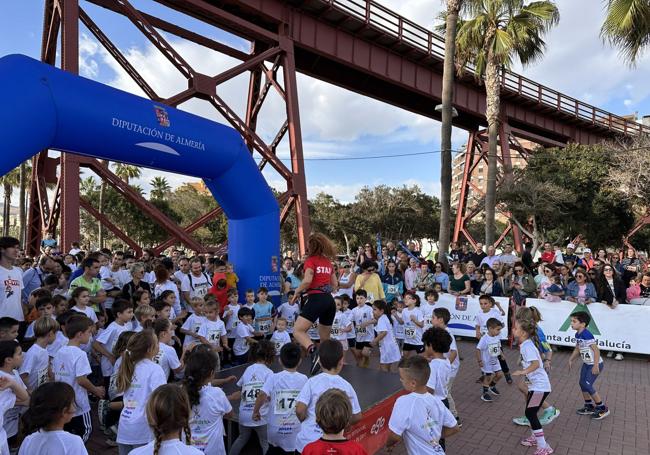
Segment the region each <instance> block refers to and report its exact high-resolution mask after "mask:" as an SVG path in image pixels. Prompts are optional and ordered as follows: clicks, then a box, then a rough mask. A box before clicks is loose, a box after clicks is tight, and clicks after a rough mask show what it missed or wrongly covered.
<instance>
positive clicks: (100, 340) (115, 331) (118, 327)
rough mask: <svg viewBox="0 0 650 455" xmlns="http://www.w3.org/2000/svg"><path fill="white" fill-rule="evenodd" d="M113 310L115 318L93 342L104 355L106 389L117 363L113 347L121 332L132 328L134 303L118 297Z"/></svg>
mask: <svg viewBox="0 0 650 455" xmlns="http://www.w3.org/2000/svg"><path fill="white" fill-rule="evenodd" d="M77 289H78V288H77ZM111 311H112V312H113V314H114V315H115V320H114V321H113V322H111V323H110V324H109V325H108V327H106V329H104V330H103V331H102V332H101V333H100V334H98V335H97V338H96V339H95V341H94V342H93V348H94V349H95V351H97V352H99V353H100V354H101V355H102V360H101V364H102V376H103V377H104V388H105V389H108V386H109V384H110V381H111V375H112V374H113V365H115V361H116V360H117V359H116V358H115V356H114V355H113V347H114V346H115V343H116V342H117V339H118V338H119V336H120V334H121V333H122V332H126V331H127V330H130V329H131V319H133V304H132V303H131V302H129V301H128V300H126V299H117V300H115V301H114V302H113V307H112V308H111Z"/></svg>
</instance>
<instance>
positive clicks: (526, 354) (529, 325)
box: [512, 319, 553, 455]
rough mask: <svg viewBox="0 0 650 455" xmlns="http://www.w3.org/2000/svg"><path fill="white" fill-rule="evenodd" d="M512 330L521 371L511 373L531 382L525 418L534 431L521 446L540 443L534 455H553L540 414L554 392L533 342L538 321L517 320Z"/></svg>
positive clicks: (524, 439)
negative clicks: (545, 402)
mask: <svg viewBox="0 0 650 455" xmlns="http://www.w3.org/2000/svg"><path fill="white" fill-rule="evenodd" d="M513 333H514V335H515V337H516V338H517V339H518V340H519V343H520V345H519V352H520V353H521V365H522V367H523V369H522V370H519V371H515V372H514V373H512V375H513V376H525V377H526V380H527V382H528V393H527V394H526V408H525V414H526V418H527V419H528V421H529V422H530V428H531V430H532V434H531V435H530V436H528V437H526V438H523V439H522V440H521V445H523V446H526V447H533V446H537V450H536V451H535V455H550V454H552V453H553V449H552V448H551V446H549V445H548V443H547V442H546V439H545V438H544V430H543V429H542V424H541V423H540V421H539V418H538V417H537V413H538V412H539V409H540V407H541V406H542V404H543V403H544V401H545V400H546V397H548V395H549V394H550V393H551V382H550V381H549V379H548V374H547V373H546V370H544V366H543V363H542V357H541V355H540V353H539V350H538V349H537V346H535V343H534V342H533V339H534V338H536V337H537V324H536V323H535V321H534V320H532V319H517V320H515V326H514V330H513Z"/></svg>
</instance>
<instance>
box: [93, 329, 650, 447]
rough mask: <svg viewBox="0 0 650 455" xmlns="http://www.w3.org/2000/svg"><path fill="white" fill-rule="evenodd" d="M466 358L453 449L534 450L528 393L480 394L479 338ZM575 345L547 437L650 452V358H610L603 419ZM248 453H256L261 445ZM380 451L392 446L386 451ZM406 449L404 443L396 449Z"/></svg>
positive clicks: (556, 380) (558, 364)
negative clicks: (485, 397)
mask: <svg viewBox="0 0 650 455" xmlns="http://www.w3.org/2000/svg"><path fill="white" fill-rule="evenodd" d="M459 348H460V351H461V355H462V356H463V358H464V360H463V361H462V362H461V367H460V373H459V376H458V378H457V379H456V382H455V384H454V394H453V395H454V398H455V400H456V405H457V407H458V410H459V412H460V415H461V418H462V419H463V429H462V431H461V432H460V433H459V434H458V435H456V436H454V437H452V438H450V439H449V440H448V441H447V454H448V455H473V454H481V455H492V454H494V455H511V454H512V455H532V453H533V452H534V449H527V448H525V447H522V446H520V445H519V440H520V439H521V438H522V437H523V436H527V435H528V431H529V430H528V429H527V428H525V427H519V426H516V425H514V424H513V423H512V422H511V419H512V417H514V416H520V415H522V414H523V409H524V407H523V406H524V401H523V396H522V395H521V394H520V393H519V392H518V391H517V389H516V388H515V386H514V385H513V386H508V385H506V383H505V381H503V382H502V383H501V384H500V385H499V390H500V391H501V396H500V397H499V398H497V400H496V401H495V402H493V403H484V402H483V401H481V400H480V393H481V388H480V385H479V384H476V383H475V380H476V379H477V377H478V375H479V374H478V369H477V366H476V360H475V357H474V348H475V344H474V343H472V342H470V341H460V342H459ZM505 351H506V352H505V354H506V357H507V359H508V363H509V364H510V367H511V369H512V370H513V371H514V370H515V369H516V360H517V357H518V351H516V350H511V349H508V348H506V349H505ZM569 354H570V352H569V351H560V352H556V353H555V355H554V360H553V372H552V374H551V384H552V386H553V392H552V393H551V395H550V397H549V400H550V401H551V403H553V404H554V405H557V406H558V407H559V409H560V411H561V415H560V417H558V418H557V419H556V420H555V421H554V422H552V423H551V424H550V425H548V426H546V427H544V430H545V433H546V438H547V441H549V443H550V444H551V446H552V447H553V448H554V449H555V453H556V454H558V455H569V454H571V455H573V454H580V455H648V454H650V405H649V404H648V403H649V402H650V364H649V363H648V362H647V360H646V358H640V357H637V358H635V357H632V356H626V359H625V360H624V361H622V362H616V361H614V360H612V359H605V369H604V371H603V373H602V376H601V378H600V379H599V380H598V382H597V383H596V384H597V389H598V390H599V391H600V392H601V394H602V395H603V397H604V398H605V400H606V402H607V404H608V405H609V406H610V409H611V414H610V416H609V417H607V418H606V419H604V420H602V421H592V420H591V419H590V418H589V417H587V416H578V415H576V414H575V409H577V408H578V407H580V406H581V405H582V401H581V400H582V398H581V395H580V391H579V388H578V370H577V369H574V370H572V371H568V366H567V365H568V359H569ZM103 441H104V438H103V436H102V435H101V434H100V432H99V431H96V432H95V433H94V435H93V438H92V439H91V441H90V442H89V444H88V451H89V453H91V454H116V453H117V450H116V449H109V448H108V447H107V446H106V445H105V444H104V443H103ZM247 453H250V454H251V455H252V454H256V453H259V451H258V450H257V451H256V450H250V451H248V452H247ZM379 453H380V454H385V453H387V452H385V451H381V452H379ZM392 453H393V454H394V455H405V454H406V450H404V447H403V446H398V447H397V448H396V449H395V450H393V452H392Z"/></svg>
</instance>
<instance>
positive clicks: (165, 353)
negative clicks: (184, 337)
mask: <svg viewBox="0 0 650 455" xmlns="http://www.w3.org/2000/svg"><path fill="white" fill-rule="evenodd" d="M153 361H154V363H157V364H158V365H160V368H162V369H163V373H165V379H167V378H168V377H169V373H170V372H171V371H172V370H175V369H176V368H178V367H180V366H181V361H180V360H179V359H178V354H176V351H175V350H174V348H172V347H171V346H168V345H166V344H165V343H158V354H156V356H155V357H154V358H153Z"/></svg>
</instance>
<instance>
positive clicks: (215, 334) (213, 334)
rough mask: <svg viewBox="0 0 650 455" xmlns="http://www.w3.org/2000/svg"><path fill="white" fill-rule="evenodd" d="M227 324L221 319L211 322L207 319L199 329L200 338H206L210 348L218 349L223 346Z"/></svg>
mask: <svg viewBox="0 0 650 455" xmlns="http://www.w3.org/2000/svg"><path fill="white" fill-rule="evenodd" d="M226 335H227V333H226V324H224V323H223V321H222V320H221V319H217V320H216V321H210V320H209V319H206V320H205V321H204V322H203V324H202V325H201V328H200V329H199V336H202V337H205V339H206V340H208V343H210V346H212V347H217V346H220V345H221V337H225V336H226Z"/></svg>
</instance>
